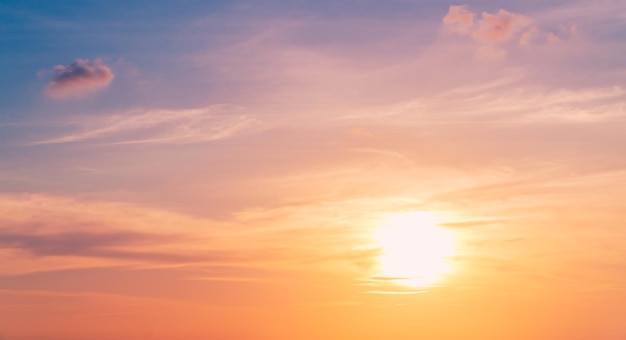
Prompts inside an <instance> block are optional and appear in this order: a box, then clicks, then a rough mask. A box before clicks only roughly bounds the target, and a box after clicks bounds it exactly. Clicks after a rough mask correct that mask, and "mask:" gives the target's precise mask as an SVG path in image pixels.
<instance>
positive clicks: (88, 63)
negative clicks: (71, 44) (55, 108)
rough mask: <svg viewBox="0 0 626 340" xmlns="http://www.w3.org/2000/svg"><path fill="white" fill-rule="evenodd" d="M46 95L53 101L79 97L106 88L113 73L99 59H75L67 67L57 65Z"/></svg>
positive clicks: (53, 70)
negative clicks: (53, 99)
mask: <svg viewBox="0 0 626 340" xmlns="http://www.w3.org/2000/svg"><path fill="white" fill-rule="evenodd" d="M51 73H52V75H53V76H52V79H51V80H50V82H49V83H48V87H47V88H46V94H47V95H48V96H49V97H52V98H55V99H66V98H72V97H81V96H83V95H86V94H88V93H92V92H96V91H98V90H102V89H104V88H106V87H107V86H108V85H109V84H110V83H111V81H112V80H113V78H114V74H113V71H111V69H110V68H109V67H108V66H106V65H105V64H103V63H102V60H100V59H94V60H89V59H77V60H76V61H74V62H73V63H71V64H70V65H68V66H64V65H57V66H55V67H54V68H53V69H52V71H51Z"/></svg>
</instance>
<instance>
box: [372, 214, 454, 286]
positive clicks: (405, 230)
mask: <svg viewBox="0 0 626 340" xmlns="http://www.w3.org/2000/svg"><path fill="white" fill-rule="evenodd" d="M374 238H375V239H376V241H377V242H378V243H379V245H380V246H381V248H382V254H381V255H380V257H379V263H380V275H381V276H384V277H386V278H390V279H393V280H394V281H397V282H399V283H402V284H405V285H408V286H427V285H430V284H432V283H433V282H435V281H437V280H438V279H439V278H440V277H441V276H442V275H443V274H446V273H448V272H450V270H451V268H450V263H449V261H448V258H449V257H450V256H452V255H454V235H453V234H452V233H451V232H450V231H449V230H446V229H443V228H440V227H438V226H437V218H436V217H435V216H434V215H433V214H430V213H426V212H405V213H398V214H393V215H390V216H389V219H388V221H387V223H386V224H385V225H383V226H382V227H380V228H379V229H377V230H376V233H375V235H374Z"/></svg>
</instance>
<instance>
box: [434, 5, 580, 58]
mask: <svg viewBox="0 0 626 340" xmlns="http://www.w3.org/2000/svg"><path fill="white" fill-rule="evenodd" d="M476 17H477V14H476V13H474V12H472V11H471V10H470V9H469V8H468V7H467V6H466V5H462V6H455V5H452V6H450V7H449V9H448V13H447V14H446V15H445V16H444V17H443V19H442V22H443V24H444V27H446V28H447V29H449V30H450V31H452V32H455V33H457V34H459V35H462V36H466V37H471V38H472V39H473V40H475V41H477V42H480V43H484V44H490V45H494V44H502V43H506V42H509V41H514V40H515V41H516V42H517V43H518V44H519V45H529V44H531V43H556V42H561V41H564V40H566V39H571V38H574V37H576V36H577V35H578V28H577V27H576V26H574V25H569V26H567V25H561V26H559V28H558V30H555V31H554V32H547V31H543V30H541V29H539V28H538V27H537V26H535V25H534V24H533V20H532V19H531V18H529V17H527V16H525V15H523V14H519V13H513V12H509V11H507V10H504V9H500V10H498V11H497V12H495V13H489V12H482V14H481V15H480V19H478V20H475V18H476ZM490 51H491V52H493V51H495V50H493V49H492V50H490ZM497 52H498V57H501V56H503V55H501V54H503V53H504V51H502V50H498V51H497ZM481 53H482V52H481ZM482 54H483V56H485V57H488V58H491V59H493V57H494V55H493V54H492V53H488V54H486V55H485V53H482Z"/></svg>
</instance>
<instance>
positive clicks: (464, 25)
mask: <svg viewBox="0 0 626 340" xmlns="http://www.w3.org/2000/svg"><path fill="white" fill-rule="evenodd" d="M474 16H475V14H474V13H472V12H471V11H470V10H469V9H468V8H467V6H464V5H463V6H454V5H453V6H450V9H449V10H448V14H446V16H445V17H443V23H444V24H446V25H449V26H450V27H452V28H453V29H454V30H456V31H457V32H460V33H466V32H469V31H470V30H471V29H472V26H474Z"/></svg>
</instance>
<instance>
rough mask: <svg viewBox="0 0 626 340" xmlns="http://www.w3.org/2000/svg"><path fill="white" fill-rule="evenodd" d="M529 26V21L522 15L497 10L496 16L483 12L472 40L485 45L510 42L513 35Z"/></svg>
mask: <svg viewBox="0 0 626 340" xmlns="http://www.w3.org/2000/svg"><path fill="white" fill-rule="evenodd" d="M529 25H530V19H529V18H528V17H526V16H524V15H521V14H516V13H511V12H509V11H506V10H503V9H501V10H499V11H498V12H497V13H496V14H490V13H487V12H483V14H482V19H481V20H479V21H478V29H477V30H476V31H474V34H473V37H474V39H476V40H478V41H482V42H487V43H499V42H505V41H508V40H510V39H511V38H512V37H513V36H514V35H515V33H517V32H519V31H521V30H522V29H523V28H525V27H527V26H529Z"/></svg>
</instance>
